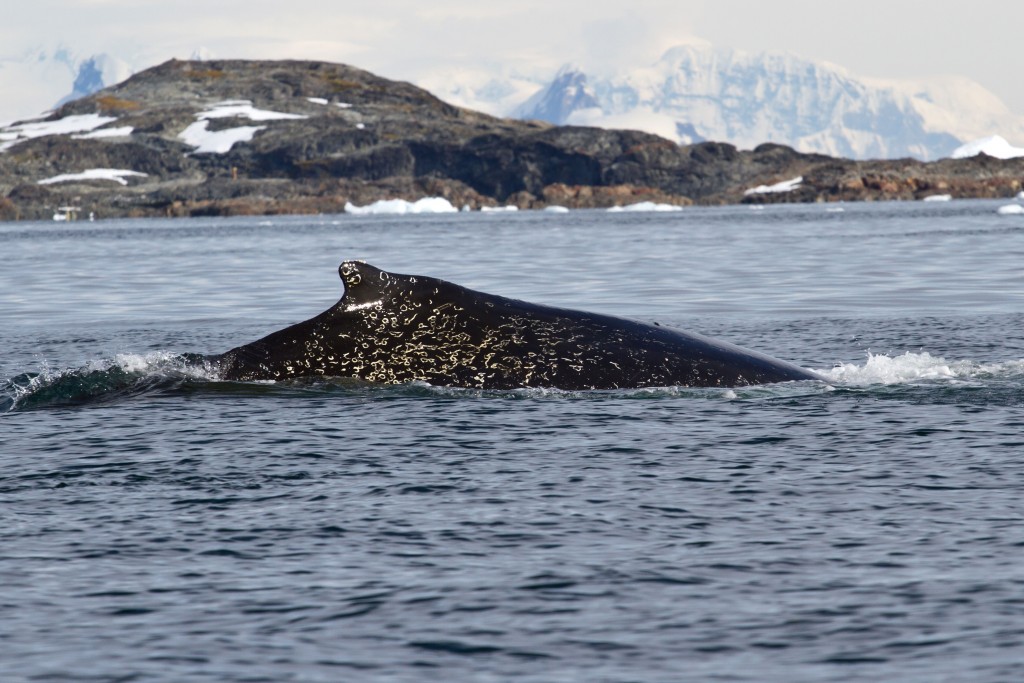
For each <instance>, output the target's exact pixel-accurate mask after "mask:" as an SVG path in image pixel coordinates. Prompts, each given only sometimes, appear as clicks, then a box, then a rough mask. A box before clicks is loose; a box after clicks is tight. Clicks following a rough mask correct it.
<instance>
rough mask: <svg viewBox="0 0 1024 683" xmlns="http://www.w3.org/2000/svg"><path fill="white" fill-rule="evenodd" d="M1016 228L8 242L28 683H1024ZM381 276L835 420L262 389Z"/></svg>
mask: <svg viewBox="0 0 1024 683" xmlns="http://www.w3.org/2000/svg"><path fill="white" fill-rule="evenodd" d="M1006 203H1007V202H1005V201H1004V202H991V201H951V202H928V203H923V202H917V203H887V204H846V205H828V206H822V205H798V206H770V207H767V208H764V209H760V210H755V209H751V208H749V207H726V208H689V209H686V210H684V211H680V212H673V213H629V212H622V213H608V212H602V211H574V212H571V213H568V214H554V213H547V212H519V213H496V214H480V213H464V214H451V215H405V216H349V215H339V216H318V217H284V218H264V217H261V218H238V219H187V220H118V221H96V222H92V223H90V222H76V223H7V224H0V345H2V346H0V520H2V524H0V680H2V681H4V682H8V683H13V682H20V681H33V682H36V681H38V682H51V681H52V682H59V683H64V682H76V681H87V682H90V683H97V682H104V683H105V682H108V681H110V682H114V681H118V682H127V681H145V682H152V681H157V682H167V683H171V682H175V683H179V682H182V683H187V682H192V681H203V682H207V681H209V682H218V683H221V682H223V683H232V682H242V681H246V682H255V681H267V682H274V683H280V682H290V681H302V682H307V681H310V682H313V681H372V682H377V681H389V682H390V681H394V682H396V683H397V682H409V683H412V682H419V681H426V680H433V681H481V682H483V681H486V682H492V681H494V682H498V681H513V680H514V681H530V682H534V681H535V682H547V681H566V682H570V681H571V682H576V681H587V682H615V683H626V682H634V681H635V682H642V683H647V682H658V683H660V682H664V683H669V682H674V681H729V682H733V681H744V682H745V681H750V682H766V681H771V682H775V681H777V682H779V683H782V682H787V683H793V682H802V681H836V682H839V681H842V682H849V681H871V682H873V683H874V682H878V681H901V682H918V681H919V682H921V683H925V682H927V683H936V682H940V681H971V682H972V683H978V682H1001V681H1006V682H1016V681H1021V680H1024V216H1021V215H1000V214H999V213H997V209H998V208H999V207H1000V206H1001V205H1003V204H1006ZM353 258H361V259H365V260H367V261H368V262H370V263H372V264H374V265H376V266H379V267H381V268H384V269H386V270H390V271H393V272H399V273H408V274H421V275H430V276H435V277H440V278H443V279H446V280H450V281H454V282H457V283H459V284H462V285H465V286H468V287H472V288H476V289H481V290H484V291H487V292H491V293H495V294H502V295H506V296H511V297H516V298H522V299H526V300H529V301H533V302H537V303H546V304H554V305H559V306H567V307H574V308H583V309H587V310H593V311H599V312H604V313H612V314H617V315H624V316H629V317H635V318H640V319H643V320H648V321H658V322H659V323H661V324H662V325H671V326H676V327H680V328H683V329H687V330H692V331H698V332H701V333H704V334H709V335H712V336H716V337H719V338H721V339H724V340H727V341H730V342H733V343H737V344H740V345H743V346H746V347H749V348H753V349H756V350H758V351H762V352H765V353H768V354H771V355H773V356H776V357H779V358H782V359H785V360H788V361H791V362H794V363H797V364H798V365H801V366H804V367H808V368H812V369H815V370H817V371H819V372H820V373H822V374H823V375H825V377H826V378H827V380H828V381H825V382H801V383H788V384H779V385H770V386H762V387H751V388H743V389H683V388H676V387H666V388H663V389H648V390H628V391H594V392H561V391H553V390H529V391H473V390H461V389H449V388H441V387H432V386H428V385H425V384H413V385H408V386H391V387H382V386H368V385H359V384H354V383H352V382H346V381H342V380H322V381H295V382H289V383H279V384H274V383H231V382H224V381H219V380H217V379H216V378H215V377H210V376H206V375H204V374H203V371H201V370H199V369H197V368H195V367H191V366H189V365H188V364H187V363H184V362H183V361H182V360H181V358H180V355H179V354H183V353H202V354H206V353H219V352H223V351H225V350H227V349H229V348H231V347H234V346H237V345H239V344H243V343H247V342H249V341H252V340H254V339H257V338H259V337H261V336H263V335H265V334H267V333H269V332H271V331H274V330H277V329H279V328H281V327H284V326H286V325H288V324H291V323H294V322H297V321H300V320H303V319H306V318H309V317H312V316H313V315H315V314H317V313H319V312H321V311H322V310H324V309H326V308H327V307H329V306H331V305H332V304H333V303H335V302H336V301H337V300H338V298H339V297H340V296H341V292H342V287H341V283H340V281H339V279H338V276H337V266H338V264H339V263H340V262H341V261H342V260H345V259H353Z"/></svg>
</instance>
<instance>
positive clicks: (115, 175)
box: [39, 168, 147, 185]
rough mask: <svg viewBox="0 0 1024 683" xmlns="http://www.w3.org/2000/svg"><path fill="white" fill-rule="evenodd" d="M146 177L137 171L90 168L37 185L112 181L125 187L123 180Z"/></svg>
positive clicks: (56, 176) (58, 176)
mask: <svg viewBox="0 0 1024 683" xmlns="http://www.w3.org/2000/svg"><path fill="white" fill-rule="evenodd" d="M146 175H147V174H146V173H140V172H139V171H128V170H125V169H119V168H90V169H89V170H88V171H82V172H81V173H64V174H62V175H55V176H53V177H52V178H46V179H45V180H40V181H39V184H40V185H52V184H54V183H71V182H75V181H78V180H113V181H114V182H115V183H120V184H121V185H127V184H128V181H127V180H125V178H127V177H131V176H135V177H145V176H146Z"/></svg>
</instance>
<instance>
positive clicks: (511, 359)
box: [219, 261, 815, 390]
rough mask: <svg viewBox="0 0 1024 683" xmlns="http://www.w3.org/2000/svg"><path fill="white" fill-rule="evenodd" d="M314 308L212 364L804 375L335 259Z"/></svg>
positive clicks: (274, 368)
mask: <svg viewBox="0 0 1024 683" xmlns="http://www.w3.org/2000/svg"><path fill="white" fill-rule="evenodd" d="M338 271H339V275H340V276H341V279H342V282H343V283H344V286H345V292H344V294H343V296H342V298H341V299H340V300H339V301H338V303H337V304H335V305H334V306H332V307H331V308H330V309H328V310H327V311H324V312H323V313H321V314H320V315H318V316H316V317H314V318H312V319H310V320H307V321H305V322H301V323H298V324H296V325H293V326H291V327H288V328H285V329H283V330H280V331H278V332H274V333H273V334H270V335H268V336H266V337H264V338H263V339H260V340H258V341H256V342H253V343H251V344H247V345H245V346H240V347H238V348H235V349H232V350H231V351H229V352H227V353H226V354H224V355H223V356H222V357H221V358H220V359H219V361H220V363H221V367H222V369H223V376H224V377H225V378H227V379H238V380H254V379H275V380H277V379H287V378H291V377H305V376H334V377H355V378H360V379H363V380H367V381H370V382H381V383H386V384H394V383H405V382H412V381H425V382H429V383H431V384H435V385H443V386H460V387H474V388H481V389H513V388H519V387H550V388H560V389H568V390H576V389H612V388H620V387H645V386H675V385H679V386H742V385H747V384H761V383H766V382H779V381H787V380H802V379H814V378H815V377H814V376H813V375H812V374H811V373H809V372H807V371H805V370H802V369H801V368H798V367H796V366H793V365H790V364H788V363H785V362H783V361H779V360H776V359H773V358H771V357H769V356H765V355H762V354H759V353H756V352H753V351H749V350H746V349H742V348H740V347H737V346H734V345H731V344H727V343H725V342H720V341H717V340H713V339H710V338H707V337H704V336H701V335H696V334H691V333H686V332H682V331H679V330H674V329H671V328H666V327H661V326H657V325H649V324H646V323H642V322H639V321H635V320H630V319H627V318H618V317H615V316H608V315H601V314H595V313H586V312H583V311H575V310H570V309H562V308H556V307H551V306H543V305H538V304H531V303H528V302H525V301H519V300H516V299H509V298H505V297H501V296H495V295H491V294H485V293H483V292H478V291H474V290H471V289H467V288H465V287H461V286H459V285H456V284H453V283H451V282H446V281H444V280H439V279H436V278H431V277H423V276H418V275H400V274H395V273H389V272H386V271H383V270H380V269H379V268H375V267H373V266H371V265H369V264H366V263H362V262H358V261H346V262H344V263H342V264H341V266H340V267H339V269H338Z"/></svg>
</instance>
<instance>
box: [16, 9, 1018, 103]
mask: <svg viewBox="0 0 1024 683" xmlns="http://www.w3.org/2000/svg"><path fill="white" fill-rule="evenodd" d="M4 4H5V5H6V7H5V9H4V10H3V13H2V15H3V16H2V20H0V53H2V54H0V57H3V58H11V57H12V56H17V55H18V54H19V53H21V52H24V51H26V50H31V49H36V48H40V47H43V48H47V47H49V48H52V47H53V46H54V45H56V44H58V43H63V44H64V45H66V46H68V47H69V48H70V49H71V50H72V51H73V52H75V53H77V54H80V55H88V54H92V53H99V52H106V53H110V54H112V55H115V56H122V57H125V58H126V59H127V60H128V61H129V62H131V63H133V64H135V65H138V62H139V61H140V60H143V61H147V62H149V63H157V62H159V61H163V60H164V59H167V58H170V57H179V58H188V57H190V56H191V55H192V53H193V52H195V51H196V50H197V49H199V48H205V49H207V50H208V51H209V54H210V55H211V56H213V57H240V58H315V59H325V60H331V61H342V62H347V63H350V64H353V65H355V66H359V67H362V68H365V69H369V70H371V71H375V72H377V73H379V74H380V75H382V76H386V77H391V78H402V79H407V80H415V79H416V78H417V76H418V75H420V74H422V73H425V72H428V71H436V70H437V69H438V68H440V67H447V66H476V65H479V64H482V63H488V64H501V65H503V66H505V67H506V68H507V69H510V70H518V71H522V72H531V71H534V72H536V71H537V70H540V69H554V68H557V67H558V66H559V65H561V64H563V63H565V62H575V63H579V64H581V65H583V66H585V67H589V68H607V67H609V65H614V64H626V65H641V64H647V63H650V62H652V61H653V60H654V59H655V58H656V57H657V56H658V55H659V54H660V53H661V52H662V51H663V50H664V49H665V48H667V47H669V46H671V45H674V44H678V43H680V42H684V41H687V40H691V39H693V38H700V39H704V40H706V41H709V42H711V43H712V44H714V45H716V46H721V47H733V48H739V49H744V50H749V51H761V50H787V51H789V52H793V53H795V54H797V55H800V56H803V57H807V58H811V59H816V60H826V61H830V62H833V63H836V64H840V65H842V66H845V67H846V68H848V69H849V70H850V71H852V72H853V73H854V74H856V75H860V76H869V77H878V78H917V77H927V76H934V75H944V74H953V75H961V76H967V77H969V78H971V79H973V80H975V81H977V82H979V83H981V84H982V85H983V86H985V87H987V88H988V89H989V90H991V91H992V92H994V93H995V94H996V95H998V96H999V97H1000V98H1002V99H1003V101H1004V102H1006V104H1007V105H1008V106H1009V107H1010V108H1011V109H1012V110H1014V111H1015V112H1017V113H1021V114H1024V75H1022V67H1021V61H1022V60H1021V55H1022V54H1024V48H1022V44H1024V40H1022V35H1024V2H1018V1H1015V0H972V1H971V2H965V1H964V0H858V1H857V2H842V3H838V2H824V1H822V0H772V1H770V2H758V1H756V0H744V1H740V0H707V1H702V0H630V1H629V2H624V1H618V2H610V1H606V0H518V1H515V0H506V1H505V2H502V3H485V2H484V1H483V0H415V1H413V0H367V1H365V2H356V1H353V0H273V1H265V0H173V1H169V0H160V1H153V0H5V3H4ZM12 5H14V7H13V8H12V7H11V6H12ZM145 65H148V64H144V66H145Z"/></svg>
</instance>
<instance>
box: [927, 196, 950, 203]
mask: <svg viewBox="0 0 1024 683" xmlns="http://www.w3.org/2000/svg"><path fill="white" fill-rule="evenodd" d="M952 199H953V195H951V194H930V195H928V196H927V197H925V198H924V200H923V201H926V202H948V201H952Z"/></svg>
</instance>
